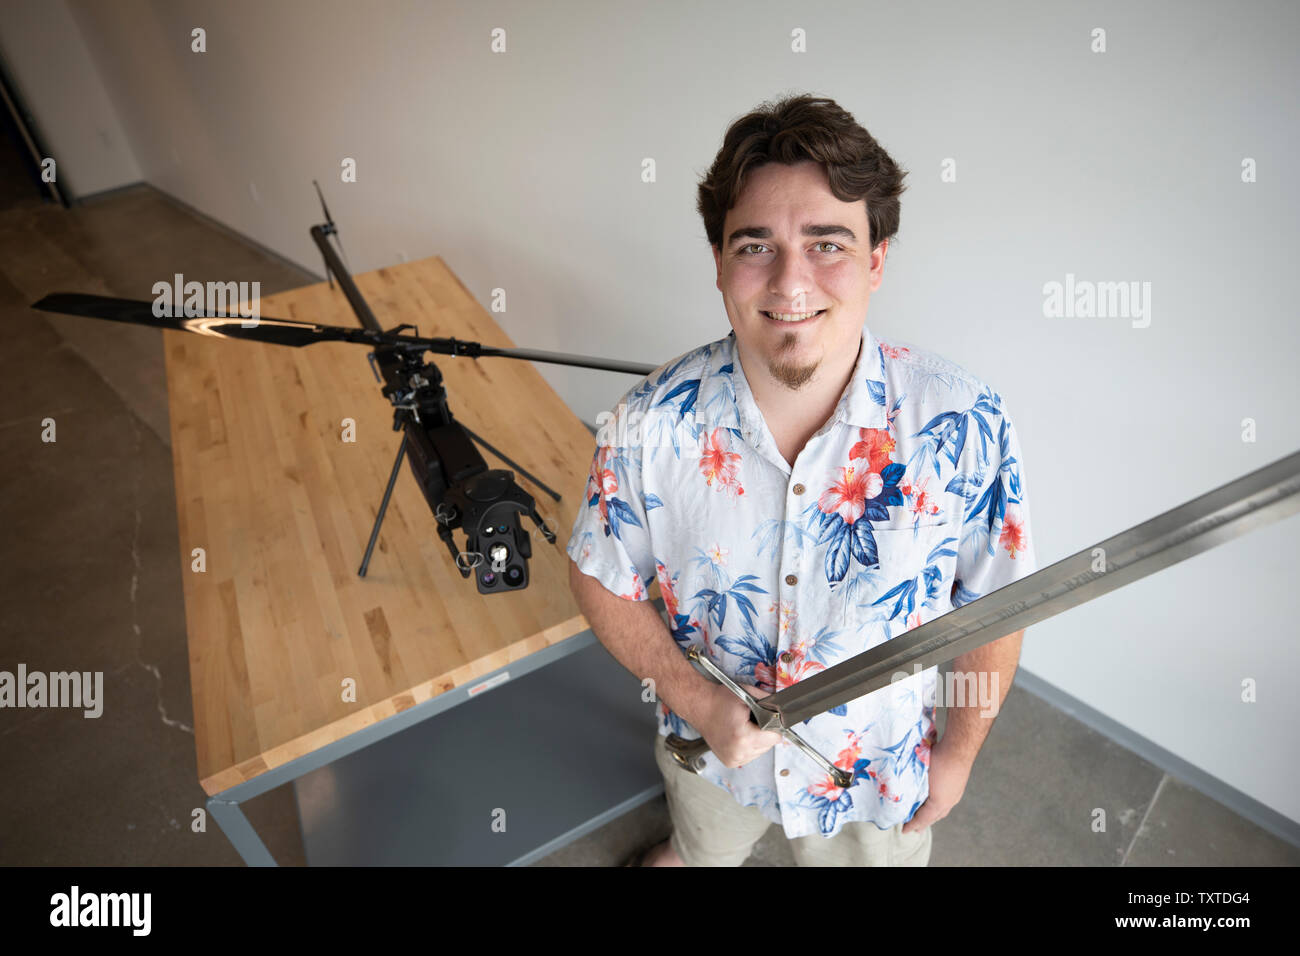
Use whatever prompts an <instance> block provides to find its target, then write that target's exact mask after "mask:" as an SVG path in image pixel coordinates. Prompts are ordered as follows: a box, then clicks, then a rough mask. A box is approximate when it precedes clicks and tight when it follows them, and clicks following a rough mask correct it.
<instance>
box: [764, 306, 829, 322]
mask: <svg viewBox="0 0 1300 956" xmlns="http://www.w3.org/2000/svg"><path fill="white" fill-rule="evenodd" d="M759 311H760V314H761V315H763V316H764V317H765V318H766V319H767V320H768V321H770V322H779V323H781V324H782V325H800V324H801V323H804V322H812V321H813V320H815V319H817V318H819V317H821V316H823V315H825V314H826V310H825V309H818V310H817V311H816V312H763V311H762V310H761V309H760V310H759Z"/></svg>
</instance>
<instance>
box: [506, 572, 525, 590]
mask: <svg viewBox="0 0 1300 956" xmlns="http://www.w3.org/2000/svg"><path fill="white" fill-rule="evenodd" d="M523 579H524V571H523V568H507V569H506V584H509V585H510V586H511V587H518V586H519V584H520V583H521V582H522V581H523Z"/></svg>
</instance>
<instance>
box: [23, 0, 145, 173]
mask: <svg viewBox="0 0 1300 956" xmlns="http://www.w3.org/2000/svg"><path fill="white" fill-rule="evenodd" d="M0 58H3V60H4V62H5V64H6V66H7V67H8V70H9V75H10V79H11V80H12V81H13V83H14V86H15V87H16V90H15V92H16V93H17V94H18V96H19V97H20V98H21V99H22V101H23V105H24V106H26V107H27V109H28V110H29V111H30V112H31V114H32V115H33V116H35V117H37V118H38V125H39V128H38V129H37V130H36V131H35V132H36V133H37V135H38V136H39V138H40V145H41V146H43V147H44V148H45V151H46V153H47V154H48V155H49V157H51V158H53V159H54V161H55V181H56V183H57V184H58V186H59V188H60V189H61V190H62V192H63V194H64V196H65V197H67V198H75V197H77V196H85V195H87V194H89V193H96V192H100V191H101V190H104V189H112V188H113V187H114V186H122V185H125V184H127V183H132V182H137V181H138V180H139V179H140V167H139V166H137V165H136V161H135V156H134V155H133V154H132V152H131V143H130V141H129V140H128V139H127V137H126V134H125V133H124V132H123V130H122V124H121V121H120V120H119V119H118V116H117V111H116V108H115V107H114V106H113V103H112V101H111V100H110V99H109V97H108V96H107V95H105V93H104V90H103V88H102V87H101V85H100V78H99V73H98V71H97V69H96V66H95V64H94V62H93V61H92V60H91V58H90V54H89V52H88V51H87V49H86V46H85V44H84V43H83V42H82V38H81V33H80V31H79V30H78V29H77V22H76V20H75V19H73V16H72V13H71V12H70V11H69V9H68V4H67V3H66V2H65V0H4V2H3V3H0ZM42 158H44V157H42Z"/></svg>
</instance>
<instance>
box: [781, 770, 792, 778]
mask: <svg viewBox="0 0 1300 956" xmlns="http://www.w3.org/2000/svg"><path fill="white" fill-rule="evenodd" d="M781 776H783V777H788V776H790V770H789V769H788V768H787V769H785V770H782V771H781Z"/></svg>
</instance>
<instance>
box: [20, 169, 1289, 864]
mask: <svg viewBox="0 0 1300 956" xmlns="http://www.w3.org/2000/svg"><path fill="white" fill-rule="evenodd" d="M10 181H11V182H12V180H10ZM308 225H309V224H308V223H303V228H304V229H306V228H307V226H308ZM174 272H182V273H185V274H192V275H196V276H197V275H209V276H215V275H238V276H240V277H241V278H246V279H249V280H252V279H257V280H259V281H260V282H261V283H262V290H263V293H264V294H266V295H270V294H273V293H275V292H279V291H283V290H285V289H289V288H293V287H295V286H299V285H303V284H307V283H311V282H315V281H317V279H316V278H315V277H313V276H311V275H308V274H306V273H304V272H302V271H301V270H299V269H297V268H295V267H293V266H290V265H287V264H286V263H284V262H282V261H280V260H278V259H276V258H274V257H273V256H270V255H267V254H266V253H264V252H262V251H260V250H259V249H257V248H256V247H254V246H252V245H250V244H249V243H247V242H245V241H243V240H241V239H240V238H239V237H237V236H235V235H233V234H231V233H230V232H228V231H227V230H225V229H223V228H221V227H219V226H216V225H215V224H213V223H211V222H208V221H206V220H204V219H202V218H200V217H197V216H195V215H194V214H193V213H191V212H190V211H188V210H186V209H184V208H183V207H180V206H178V205H177V204H175V203H173V202H172V201H171V200H169V199H168V198H167V197H165V196H163V195H162V194H160V193H158V192H157V191H155V190H153V189H152V188H150V187H147V186H136V187H131V188H128V189H126V190H122V191H119V192H115V193H113V194H109V195H106V196H102V197H99V198H95V199H92V200H90V201H89V202H87V203H85V204H83V205H79V206H77V207H75V208H73V209H71V210H64V209H61V208H59V207H58V206H55V205H53V204H51V203H45V202H42V201H41V200H40V199H38V198H34V197H31V196H29V195H27V193H26V192H25V191H22V190H18V191H17V192H16V193H15V192H14V191H10V192H9V193H8V194H6V193H4V192H2V191H0V325H2V330H0V334H2V335H3V339H2V341H3V342H4V348H3V350H2V351H0V409H3V411H0V438H2V440H3V443H4V448H5V455H4V458H3V464H0V502H2V504H0V508H2V509H3V517H4V525H5V527H6V529H7V531H8V533H7V534H5V535H4V536H3V540H0V580H3V581H4V582H5V583H4V593H5V600H4V601H3V602H0V669H4V670H13V669H14V668H15V667H16V665H17V663H18V662H24V663H26V664H27V666H28V667H29V668H31V669H32V670H43V671H55V670H78V671H84V670H91V671H103V672H104V675H105V688H104V693H105V697H106V698H107V699H110V700H112V701H114V702H116V703H115V706H113V707H111V708H108V709H106V710H105V712H104V715H103V716H102V717H101V718H100V719H98V720H85V719H83V718H82V717H81V716H80V714H79V713H74V712H69V711H66V710H56V709H48V710H4V711H0V864H28V865H31V864H35V865H52V864H57V865H119V864H144V865H154V864H164V865H239V864H240V863H241V861H240V859H239V857H238V856H237V854H236V853H235V852H234V850H233V849H232V848H231V846H230V844H229V843H228V842H227V840H226V838H225V837H224V836H223V835H222V834H221V832H220V831H219V830H218V829H217V828H216V826H215V824H212V823H209V826H208V828H207V831H206V832H203V833H195V832H193V831H192V828H191V825H190V822H191V819H192V814H193V812H194V811H195V810H196V809H197V808H200V807H202V806H203V803H204V799H205V795H204V793H203V791H202V790H201V788H200V787H199V785H198V782H197V773H196V769H195V752H194V736H193V731H192V729H191V726H190V725H191V723H192V716H191V702H190V682H189V659H188V653H187V649H186V642H185V615H184V606H183V602H182V593H181V579H180V568H181V562H180V560H179V557H178V550H177V549H178V544H177V541H178V534H177V527H176V503H175V497H174V489H173V484H172V461H171V451H170V447H169V444H170V443H169V430H168V418H167V414H168V413H167V391H166V378H165V374H164V366H163V353H162V335H161V333H160V332H158V331H157V330H153V329H145V328H136V327H132V326H125V325H117V324H113V323H107V322H96V321H94V320H89V319H80V318H75V317H70V316H56V315H51V314H48V313H44V312H36V311H33V310H31V309H29V308H28V306H29V304H30V303H32V302H34V301H35V300H36V299H38V298H40V297H41V296H43V295H45V294H46V293H48V292H52V291H58V290H66V291H84V292H99V293H102V294H106V295H118V296H125V297H131V298H141V299H151V298H152V294H151V292H150V287H151V286H152V284H153V282H154V281H156V280H157V279H158V278H159V277H165V276H170V275H172V274H173V273H174ZM47 417H49V418H54V419H55V421H56V422H57V429H58V431H57V436H58V440H57V442H55V443H52V444H46V443H42V442H41V440H40V428H41V426H40V422H41V420H42V419H44V418H47ZM647 756H649V755H648V754H647ZM1081 767H1086V768H1088V779H1089V780H1090V781H1091V783H1090V785H1089V787H1088V789H1087V791H1086V793H1085V792H1083V791H1081V790H1080V788H1079V786H1078V784H1079V780H1080V779H1081V778H1080V770H1079V768H1081ZM1097 781H1106V783H1105V786H1106V787H1107V788H1108V789H1107V791H1106V792H1104V793H1103V794H1101V795H1100V796H1099V794H1098V791H1097V789H1096V787H1097V785H1098V784H1097ZM1095 806H1102V807H1105V808H1107V811H1108V812H1107V816H1108V822H1109V825H1108V827H1107V829H1106V831H1105V832H1103V833H1094V832H1093V831H1092V829H1091V827H1090V826H1089V824H1090V822H1091V819H1092V816H1091V811H1092V808H1093V807H1095ZM245 809H246V811H247V812H248V816H249V818H250V820H251V822H252V823H253V825H254V827H255V828H256V829H257V830H258V832H259V833H260V834H261V835H262V838H263V840H264V841H265V842H266V844H267V847H268V848H269V849H270V851H271V853H272V854H273V855H274V856H275V857H276V859H277V860H279V861H280V862H281V863H283V864H286V865H294V864H298V865H301V864H302V862H303V852H302V846H301V840H300V837H299V830H298V819H297V811H296V808H295V806H294V802H293V796H292V790H291V788H289V787H281V788H279V789H278V790H276V791H272V792H271V793H269V794H266V795H264V796H262V797H259V798H258V799H256V800H254V801H252V802H251V803H249V804H246V805H245ZM669 828H670V823H669V819H668V813H667V808H666V805H665V803H664V800H663V797H662V796H660V797H658V798H656V799H655V800H653V801H651V802H650V803H647V804H645V805H643V806H642V807H640V808H638V809H636V810H634V811H632V812H631V813H628V814H626V815H624V816H623V817H621V818H619V819H618V820H615V821H614V822H612V823H610V824H608V825H607V826H605V827H603V828H602V829H600V830H598V831H596V832H594V833H592V834H590V835H588V836H587V837H585V838H583V839H581V840H578V841H576V842H574V843H572V844H570V845H569V846H567V847H565V848H563V849H561V850H559V851H557V852H555V853H553V854H551V855H550V856H549V857H547V858H546V859H544V860H542V861H540V862H539V863H537V864H535V865H539V866H603V865H611V864H617V863H619V862H621V861H622V860H623V859H624V858H625V857H627V856H628V855H629V854H631V853H632V852H634V851H635V850H637V849H640V848H641V847H643V846H645V845H647V844H649V843H651V842H654V841H657V840H658V839H661V838H662V837H664V836H666V835H667V833H668V831H669ZM792 862H793V859H792V857H791V855H790V851H789V848H788V847H787V845H786V843H785V840H784V838H783V837H782V836H781V834H780V832H779V830H778V828H776V827H772V828H769V830H768V832H767V834H766V836H765V837H764V838H763V840H762V841H760V843H759V844H758V845H757V846H756V848H755V850H754V853H753V854H752V855H751V857H750V859H749V860H748V861H747V863H746V865H747V866H783V865H791V864H792ZM931 864H932V865H938V866H962V865H980V864H1014V865H1060V864H1070V865H1075V864H1087V865H1102V866H1108V865H1130V866H1132V865H1291V866H1294V865H1297V864H1300V850H1297V849H1296V848H1295V847H1293V846H1291V845H1290V844H1288V843H1286V842H1283V841H1281V840H1279V839H1277V838H1276V837H1274V836H1272V835H1271V834H1269V833H1268V832H1266V831H1264V830H1262V829H1261V828H1260V827H1258V826H1256V825H1254V824H1252V823H1251V822H1249V821H1247V820H1245V819H1243V818H1241V817H1240V816H1237V815H1236V814H1234V813H1232V812H1231V811H1229V810H1227V809H1226V808H1225V807H1223V806H1222V805H1220V804H1218V803H1216V802H1215V801H1213V800H1211V799H1210V798H1208V797H1206V796H1204V795H1203V794H1202V793H1200V792H1199V791H1197V790H1195V789H1193V788H1192V787H1190V786H1188V785H1187V784H1185V783H1182V782H1180V781H1179V780H1177V779H1175V778H1173V777H1171V776H1169V775H1167V774H1165V773H1164V772H1162V771H1161V770H1160V769H1159V768H1157V767H1155V766H1153V765H1152V764H1150V763H1149V762H1147V761H1145V760H1143V759H1142V758H1140V757H1138V756H1136V755H1135V754H1133V753H1132V752H1130V751H1128V750H1126V749H1124V748H1123V747H1120V746H1119V745H1117V744H1116V743H1114V742H1113V741H1111V740H1109V739H1108V738H1106V737H1103V736H1101V735H1099V734H1097V733H1095V732H1093V731H1092V730H1090V729H1089V728H1087V727H1086V726H1084V725H1083V724H1081V723H1079V722H1078V721H1077V720H1075V719H1074V718H1072V717H1070V716H1068V715H1066V714H1065V713H1064V712H1062V711H1061V710H1059V709H1057V708H1055V707H1053V706H1052V705H1050V704H1048V703H1047V702H1045V701H1044V700H1042V699H1041V698H1039V697H1036V696H1034V695H1033V694H1031V693H1029V692H1028V691H1025V690H1023V689H1021V688H1020V687H1018V686H1017V687H1014V688H1013V689H1012V691H1011V693H1010V695H1009V696H1008V698H1007V701H1006V704H1005V706H1004V708H1003V711H1002V713H1001V715H1000V716H999V718H998V722H997V727H996V730H995V731H994V732H993V734H992V735H991V737H990V739H989V740H988V742H987V743H986V745H985V747H984V749H983V751H982V753H981V754H980V757H979V760H978V761H977V762H976V766H975V769H974V772H973V774H972V777H971V779H970V782H969V784H968V786H967V790H966V795H965V798H964V799H963V800H962V802H961V803H960V804H959V805H958V806H957V808H956V809H955V810H954V811H953V812H952V813H951V814H950V815H949V817H948V818H947V819H945V820H943V821H941V822H940V823H939V824H937V825H936V826H935V840H934V850H933V855H932V857H931Z"/></svg>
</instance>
